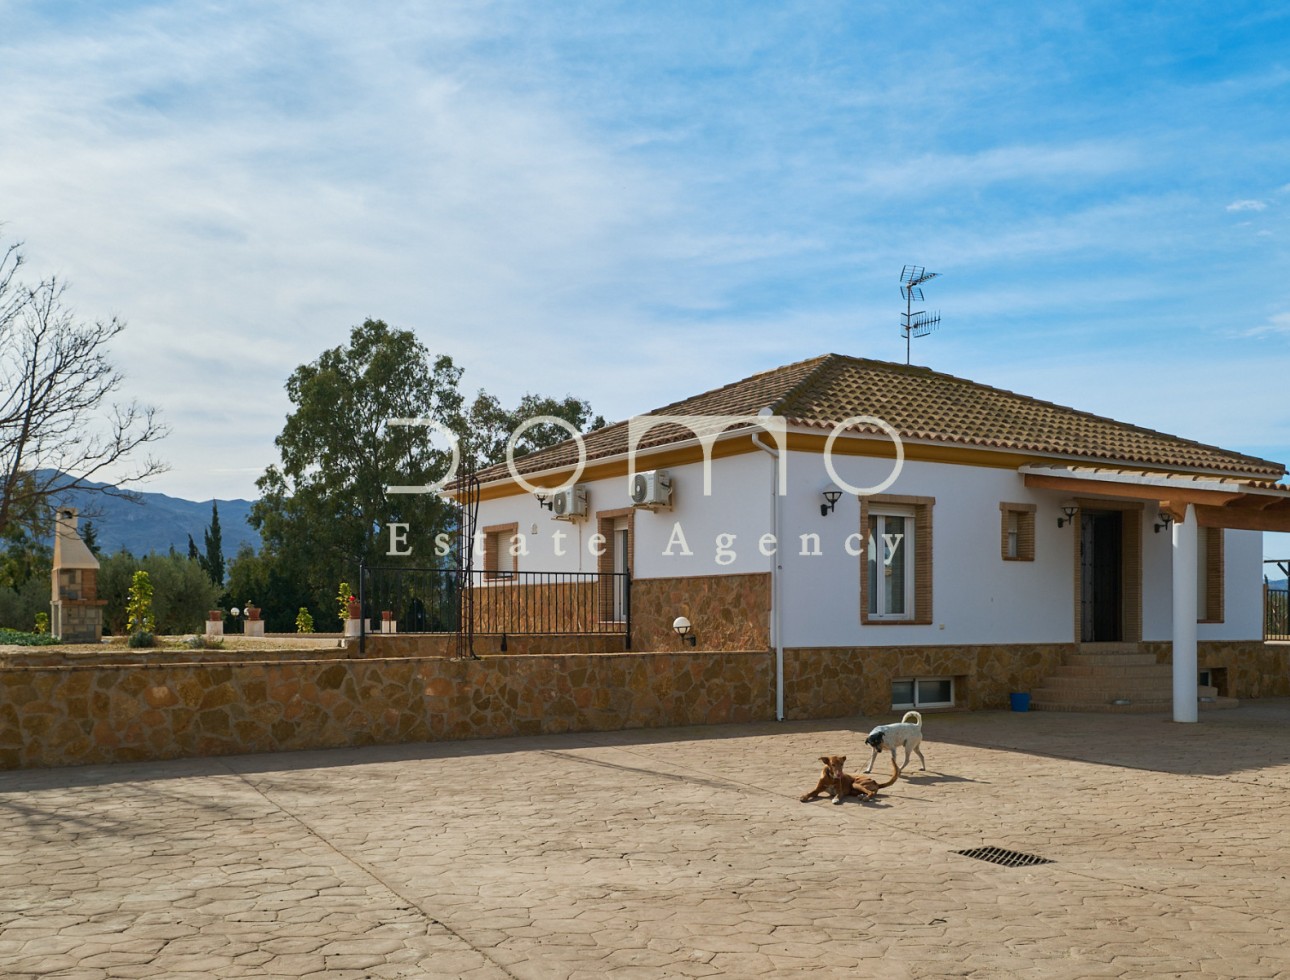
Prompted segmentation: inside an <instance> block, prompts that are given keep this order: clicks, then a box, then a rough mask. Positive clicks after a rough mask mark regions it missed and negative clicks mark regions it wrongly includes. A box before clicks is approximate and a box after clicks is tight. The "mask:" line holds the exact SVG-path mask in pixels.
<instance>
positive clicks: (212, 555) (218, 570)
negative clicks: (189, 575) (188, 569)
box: [188, 500, 224, 587]
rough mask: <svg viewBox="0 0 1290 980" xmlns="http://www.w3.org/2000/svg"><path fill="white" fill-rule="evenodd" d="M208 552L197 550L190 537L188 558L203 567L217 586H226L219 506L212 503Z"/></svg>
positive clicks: (206, 542) (206, 538) (206, 541)
mask: <svg viewBox="0 0 1290 980" xmlns="http://www.w3.org/2000/svg"><path fill="white" fill-rule="evenodd" d="M205 544H206V552H205V553H204V554H203V553H202V552H200V551H198V550H197V543H196V542H195V541H193V536H192V535H191V534H190V535H188V557H189V558H191V559H192V560H193V561H195V562H197V564H198V565H200V566H201V567H202V571H204V572H205V573H206V574H207V576H209V577H210V580H211V581H212V582H214V583H215V584H216V585H218V586H220V587H223V585H224V538H223V535H222V533H221V532H220V527H219V504H217V503H215V501H213V500H212V501H211V522H210V524H208V525H207V526H206V534H205Z"/></svg>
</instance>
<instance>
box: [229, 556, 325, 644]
mask: <svg viewBox="0 0 1290 980" xmlns="http://www.w3.org/2000/svg"><path fill="white" fill-rule="evenodd" d="M226 594H227V595H229V596H237V597H239V598H238V599H237V601H238V602H245V601H246V600H247V599H252V600H254V601H255V603H256V605H258V606H259V607H260V610H261V612H260V615H261V617H262V618H263V619H264V628H265V629H266V630H267V631H268V632H270V633H290V632H291V631H293V630H294V629H295V628H296V621H295V613H293V612H292V610H299V609H300V608H302V607H305V608H308V606H309V602H310V598H309V589H308V586H307V585H306V584H305V582H304V580H303V577H301V576H299V575H298V574H297V572H296V570H295V569H294V568H291V567H289V566H287V565H286V563H284V562H281V561H279V560H278V559H277V557H276V556H275V555H274V554H273V553H272V552H269V551H267V550H261V551H259V552H256V551H255V549H254V548H252V547H251V546H250V545H249V544H243V545H242V547H241V548H239V549H238V551H237V554H236V555H234V556H233V559H232V560H231V561H230V562H229V565H228V591H227V593H226ZM212 608H214V607H212ZM313 608H315V609H317V608H319V607H317V606H314V607H313Z"/></svg>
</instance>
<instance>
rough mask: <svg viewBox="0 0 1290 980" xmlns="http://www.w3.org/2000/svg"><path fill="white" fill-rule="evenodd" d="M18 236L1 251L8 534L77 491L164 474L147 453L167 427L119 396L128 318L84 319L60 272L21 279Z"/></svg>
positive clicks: (2, 485)
mask: <svg viewBox="0 0 1290 980" xmlns="http://www.w3.org/2000/svg"><path fill="white" fill-rule="evenodd" d="M22 264H23V256H22V252H21V249H20V246H19V245H18V244H12V245H9V246H7V247H4V248H2V249H0V534H4V533H5V532H6V531H8V530H10V529H11V528H17V527H27V528H30V529H32V530H36V529H37V528H39V527H41V525H45V526H46V527H47V521H48V512H47V508H48V505H49V504H50V503H51V502H52V501H51V498H57V497H58V496H59V495H60V494H63V493H65V492H67V491H69V490H95V491H101V492H104V493H108V494H115V495H120V496H129V495H130V491H129V490H128V489H127V485H128V484H130V483H134V482H137V481H138V480H142V479H145V478H146V477H149V476H153V475H155V474H157V473H161V472H164V471H165V469H166V467H165V465H164V464H162V463H160V462H158V461H157V460H156V459H153V458H152V457H151V456H145V457H144V458H143V459H142V460H141V461H140V460H139V459H138V457H139V455H140V453H141V452H144V451H146V447H148V445H149V444H150V443H154V442H156V441H157V440H158V439H160V438H162V437H163V436H164V435H165V434H166V431H167V430H166V427H165V426H164V425H162V424H161V423H160V421H159V420H158V419H157V415H156V410H155V409H153V408H151V407H148V406H143V405H139V404H138V403H137V402H135V401H129V402H118V401H115V400H114V397H113V396H115V395H116V394H117V392H118V389H119V388H120V387H121V381H122V377H121V375H120V374H118V373H117V370H116V369H115V368H114V367H113V365H112V363H111V361H110V360H109V359H108V347H109V346H110V344H111V342H112V341H113V340H114V339H115V338H116V336H117V335H118V334H120V333H121V331H122V330H124V329H125V324H124V323H123V322H122V321H120V320H118V319H117V318H115V317H114V318H112V319H111V320H107V321H102V320H97V321H93V322H87V321H83V320H80V319H78V318H77V316H76V315H75V313H73V312H72V311H71V310H70V309H69V308H68V307H67V306H66V304H65V303H64V298H63V294H64V291H65V289H66V287H65V285H64V284H63V283H62V282H60V281H59V280H58V279H56V278H50V279H45V280H42V281H41V282H40V283H38V284H37V285H35V286H27V285H24V284H23V283H22V282H21V281H20V280H19V278H18V272H19V269H20V268H21V266H22Z"/></svg>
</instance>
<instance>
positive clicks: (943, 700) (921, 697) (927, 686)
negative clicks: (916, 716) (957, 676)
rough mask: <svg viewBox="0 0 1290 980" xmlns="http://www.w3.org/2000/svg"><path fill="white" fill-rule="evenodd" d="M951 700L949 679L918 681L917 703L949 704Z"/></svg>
mask: <svg viewBox="0 0 1290 980" xmlns="http://www.w3.org/2000/svg"><path fill="white" fill-rule="evenodd" d="M953 700H954V695H953V683H952V682H951V681H950V680H949V679H945V680H932V681H923V680H920V681H919V682H918V703H919V704H949V703H950V702H951V701H953Z"/></svg>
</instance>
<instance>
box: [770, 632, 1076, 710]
mask: <svg viewBox="0 0 1290 980" xmlns="http://www.w3.org/2000/svg"><path fill="white" fill-rule="evenodd" d="M1074 649H1075V647H1074V645H1073V644H1069V643H1051V644H1016V643H1008V644H998V645H989V646H964V647H957V646H944V647H912V646H911V647H859V648H850V647H825V648H821V649H789V650H785V651H784V673H785V675H786V676H787V677H790V678H792V681H791V683H786V684H785V689H786V690H785V693H784V715H785V717H787V718H788V719H790V720H798V719H805V718H831V717H840V716H844V715H854V714H863V715H868V716H870V717H875V716H879V717H880V716H883V715H887V714H890V713H891V682H892V681H893V680H896V679H899V678H906V677H953V678H954V679H955V692H954V694H955V700H956V704H955V707H957V708H966V709H969V710H975V709H981V708H1005V707H1007V706H1008V694H1009V693H1011V692H1012V691H1031V690H1034V689H1035V688H1036V687H1038V686H1039V683H1040V681H1042V680H1043V679H1044V678H1045V677H1047V676H1048V675H1049V674H1051V673H1053V671H1054V670H1055V669H1056V668H1057V666H1058V665H1059V664H1061V662H1062V655H1063V654H1065V653H1069V652H1071V651H1072V650H1074Z"/></svg>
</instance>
